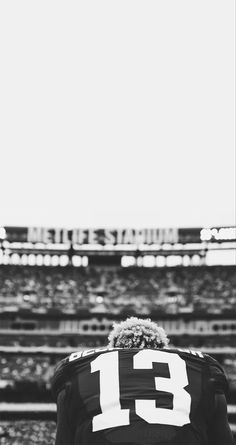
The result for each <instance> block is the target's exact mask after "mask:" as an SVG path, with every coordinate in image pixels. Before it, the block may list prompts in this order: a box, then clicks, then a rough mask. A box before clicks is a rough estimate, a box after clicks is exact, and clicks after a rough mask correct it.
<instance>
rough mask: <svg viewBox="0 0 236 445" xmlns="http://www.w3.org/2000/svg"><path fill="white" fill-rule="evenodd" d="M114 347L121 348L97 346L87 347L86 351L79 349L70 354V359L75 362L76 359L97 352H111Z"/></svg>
mask: <svg viewBox="0 0 236 445" xmlns="http://www.w3.org/2000/svg"><path fill="white" fill-rule="evenodd" d="M114 349H121V348H96V349H87V350H86V351H77V352H73V353H72V354H71V355H70V356H69V359H68V361H69V362H73V361H74V360H77V359H78V358H81V357H87V356H88V355H92V354H96V353H97V352H109V351H113V350H114Z"/></svg>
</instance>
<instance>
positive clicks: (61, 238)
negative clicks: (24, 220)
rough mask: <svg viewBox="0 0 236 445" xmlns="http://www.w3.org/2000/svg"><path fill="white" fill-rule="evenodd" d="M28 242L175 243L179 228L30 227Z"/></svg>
mask: <svg viewBox="0 0 236 445" xmlns="http://www.w3.org/2000/svg"><path fill="white" fill-rule="evenodd" d="M27 242H30V243H44V244H50V243H58V244H60V243H63V244H67V243H70V242H72V243H73V244H78V245H102V246H104V245H113V246H114V245H120V244H130V245H139V244H147V245H152V244H165V243H168V244H175V243H177V242H178V229H175V228H163V229H162V228H161V229H130V228H126V229H72V230H67V229H63V228H55V229H50V228H46V227H29V228H28V232H27Z"/></svg>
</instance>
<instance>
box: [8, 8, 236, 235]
mask: <svg viewBox="0 0 236 445" xmlns="http://www.w3.org/2000/svg"><path fill="white" fill-rule="evenodd" d="M0 46H1V48H0V64H1V69H0V77H1V79H0V80H1V81H0V120H1V132H0V153H1V155H0V162H1V169H0V185H1V189H0V190H1V200H0V203H1V218H0V225H1V224H2V225H26V226H27V225H45V226H65V227H86V226H90V227H97V226H113V227H116V226H117V227H118V226H119V227H120V226H124V227H126V226H134V227H145V226H147V227H165V226H168V227H171V226H174V227H188V226H214V225H230V224H235V213H234V212H235V207H234V201H235V187H234V180H235V152H234V1H233V0H153V1H152V0H142V1H140V0H106V1H104V0H84V1H78V0H76V1H72V0H71V1H68V0H64V1H60V0H56V1H54V0H40V1H32V0H29V1H25V0H21V1H19V0H17V1H11V0H7V1H2V2H1V4H0Z"/></svg>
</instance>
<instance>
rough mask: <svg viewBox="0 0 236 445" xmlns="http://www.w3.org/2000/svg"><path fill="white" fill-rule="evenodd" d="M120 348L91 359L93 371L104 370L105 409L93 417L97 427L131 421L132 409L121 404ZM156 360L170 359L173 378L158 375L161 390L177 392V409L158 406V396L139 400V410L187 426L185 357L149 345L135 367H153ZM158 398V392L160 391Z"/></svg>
mask: <svg viewBox="0 0 236 445" xmlns="http://www.w3.org/2000/svg"><path fill="white" fill-rule="evenodd" d="M118 354H119V352H118V351H114V352H110V353H106V354H101V355H99V356H98V357H97V358H96V359H95V360H93V361H92V362H91V372H96V371H100V406H101V410H102V413H101V414H98V415H96V416H94V418H93V431H100V430H103V429H106V428H113V427H117V426H123V425H129V424H130V420H129V411H130V410H129V409H122V408H121V405H120V381H119V355H118ZM153 363H166V364H167V365H168V367H169V372H170V378H166V377H155V387H156V389H157V390H160V391H166V392H169V393H172V394H173V409H172V410H171V409H167V408H157V407H156V406H155V400H141V399H140V400H139V399H137V400H135V410H136V414H138V415H139V416H140V417H141V418H142V419H144V420H145V421H146V422H148V423H155V424H157V423H159V424H164V425H175V426H183V425H185V424H187V423H190V419H189V414H190V407H191V397H190V395H189V393H188V392H187V391H185V389H184V387H185V386H187V385H188V376H187V370H186V364H185V361H184V360H183V359H182V358H181V357H180V356H179V355H176V354H171V353H169V352H164V351H154V350H151V349H145V350H141V351H139V352H138V353H137V354H135V355H134V357H133V368H134V369H152V367H153ZM157 398H158V395H157Z"/></svg>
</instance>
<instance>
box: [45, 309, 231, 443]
mask: <svg viewBox="0 0 236 445" xmlns="http://www.w3.org/2000/svg"><path fill="white" fill-rule="evenodd" d="M168 344H169V339H168V338H167V335H166V333H165V331H164V330H163V329H162V328H161V327H159V326H158V325H157V324H156V323H154V322H152V321H151V320H149V319H146V320H143V319H139V318H136V317H131V318H128V319H127V320H126V321H123V322H121V323H119V324H115V325H114V327H113V330H112V331H111V333H110V336H109V343H108V346H107V348H100V349H92V350H88V351H83V352H75V353H73V354H71V355H70V356H69V357H67V358H65V359H63V360H62V361H61V362H60V363H59V365H58V366H57V368H56V370H55V374H54V377H53V393H54V397H55V400H56V401H57V434H56V445H72V444H76V445H99V444H101V445H111V444H113V445H115V444H116V445H128V444H129V445H135V444H139V445H150V444H153V445H154V444H158V445H164V444H169V445H184V444H186V445H197V444H198V445H200V444H201V445H206V444H211V445H233V444H234V440H233V437H232V433H231V431H230V428H229V424H228V420H227V404H226V394H227V391H228V384H227V379H226V376H225V374H224V371H223V369H222V367H221V366H220V364H219V363H218V362H217V361H216V360H214V359H213V358H211V357H210V356H209V355H206V354H203V353H201V352H200V351H193V350H187V349H186V350H183V349H176V348H170V347H169V346H168Z"/></svg>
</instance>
